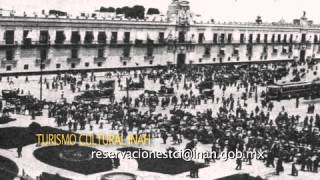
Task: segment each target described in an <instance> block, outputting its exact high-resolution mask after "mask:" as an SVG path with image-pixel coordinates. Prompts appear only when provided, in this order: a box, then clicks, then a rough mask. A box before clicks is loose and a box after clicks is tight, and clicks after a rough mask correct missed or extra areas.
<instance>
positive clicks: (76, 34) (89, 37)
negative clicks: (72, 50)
mask: <svg viewBox="0 0 320 180" xmlns="http://www.w3.org/2000/svg"><path fill="white" fill-rule="evenodd" d="M55 35H56V36H55V40H54V42H55V43H56V44H63V43H64V42H65V40H66V35H65V33H64V31H56V33H55ZM36 38H38V39H39V43H43V44H47V43H49V41H50V35H49V32H48V31H40V35H39V37H34V36H33V35H32V32H31V31H29V30H24V31H23V44H24V45H31V44H32V41H35V39H36ZM147 39H148V41H147V42H148V43H149V44H152V43H153V40H152V39H150V38H149V37H148V38H147ZM4 40H5V43H6V44H14V41H15V35H14V31H13V30H7V31H5V32H4ZM93 40H94V34H93V31H86V32H85V36H84V43H86V44H91V43H93ZM117 41H118V32H111V38H110V42H111V43H117ZM158 41H159V42H164V41H165V36H164V32H159V35H158ZM70 42H71V43H73V44H78V43H80V42H81V35H80V31H72V32H71V38H70ZM97 42H98V43H100V44H105V43H106V42H107V34H106V32H104V31H100V32H98V37H97ZM123 42H124V43H129V42H130V32H124V37H123ZM135 43H136V44H140V43H142V40H139V39H136V41H135Z"/></svg>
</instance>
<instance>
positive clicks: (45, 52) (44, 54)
mask: <svg viewBox="0 0 320 180" xmlns="http://www.w3.org/2000/svg"><path fill="white" fill-rule="evenodd" d="M47 58H48V49H40V59H41V60H45V59H47Z"/></svg>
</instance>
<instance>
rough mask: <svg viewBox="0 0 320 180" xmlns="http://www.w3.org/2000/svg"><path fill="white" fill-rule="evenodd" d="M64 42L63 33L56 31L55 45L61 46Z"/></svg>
mask: <svg viewBox="0 0 320 180" xmlns="http://www.w3.org/2000/svg"><path fill="white" fill-rule="evenodd" d="M65 40H66V36H65V35H64V32H63V31H56V40H55V41H54V42H55V43H56V44H63V42H64V41H65Z"/></svg>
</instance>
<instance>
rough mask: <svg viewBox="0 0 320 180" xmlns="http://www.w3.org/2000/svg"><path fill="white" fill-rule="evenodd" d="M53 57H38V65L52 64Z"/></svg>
mask: <svg viewBox="0 0 320 180" xmlns="http://www.w3.org/2000/svg"><path fill="white" fill-rule="evenodd" d="M50 62H51V59H43V60H41V59H36V66H40V65H41V64H46V65H47V64H50Z"/></svg>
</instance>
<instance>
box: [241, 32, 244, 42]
mask: <svg viewBox="0 0 320 180" xmlns="http://www.w3.org/2000/svg"><path fill="white" fill-rule="evenodd" d="M240 43H244V34H243V33H241V34H240Z"/></svg>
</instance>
